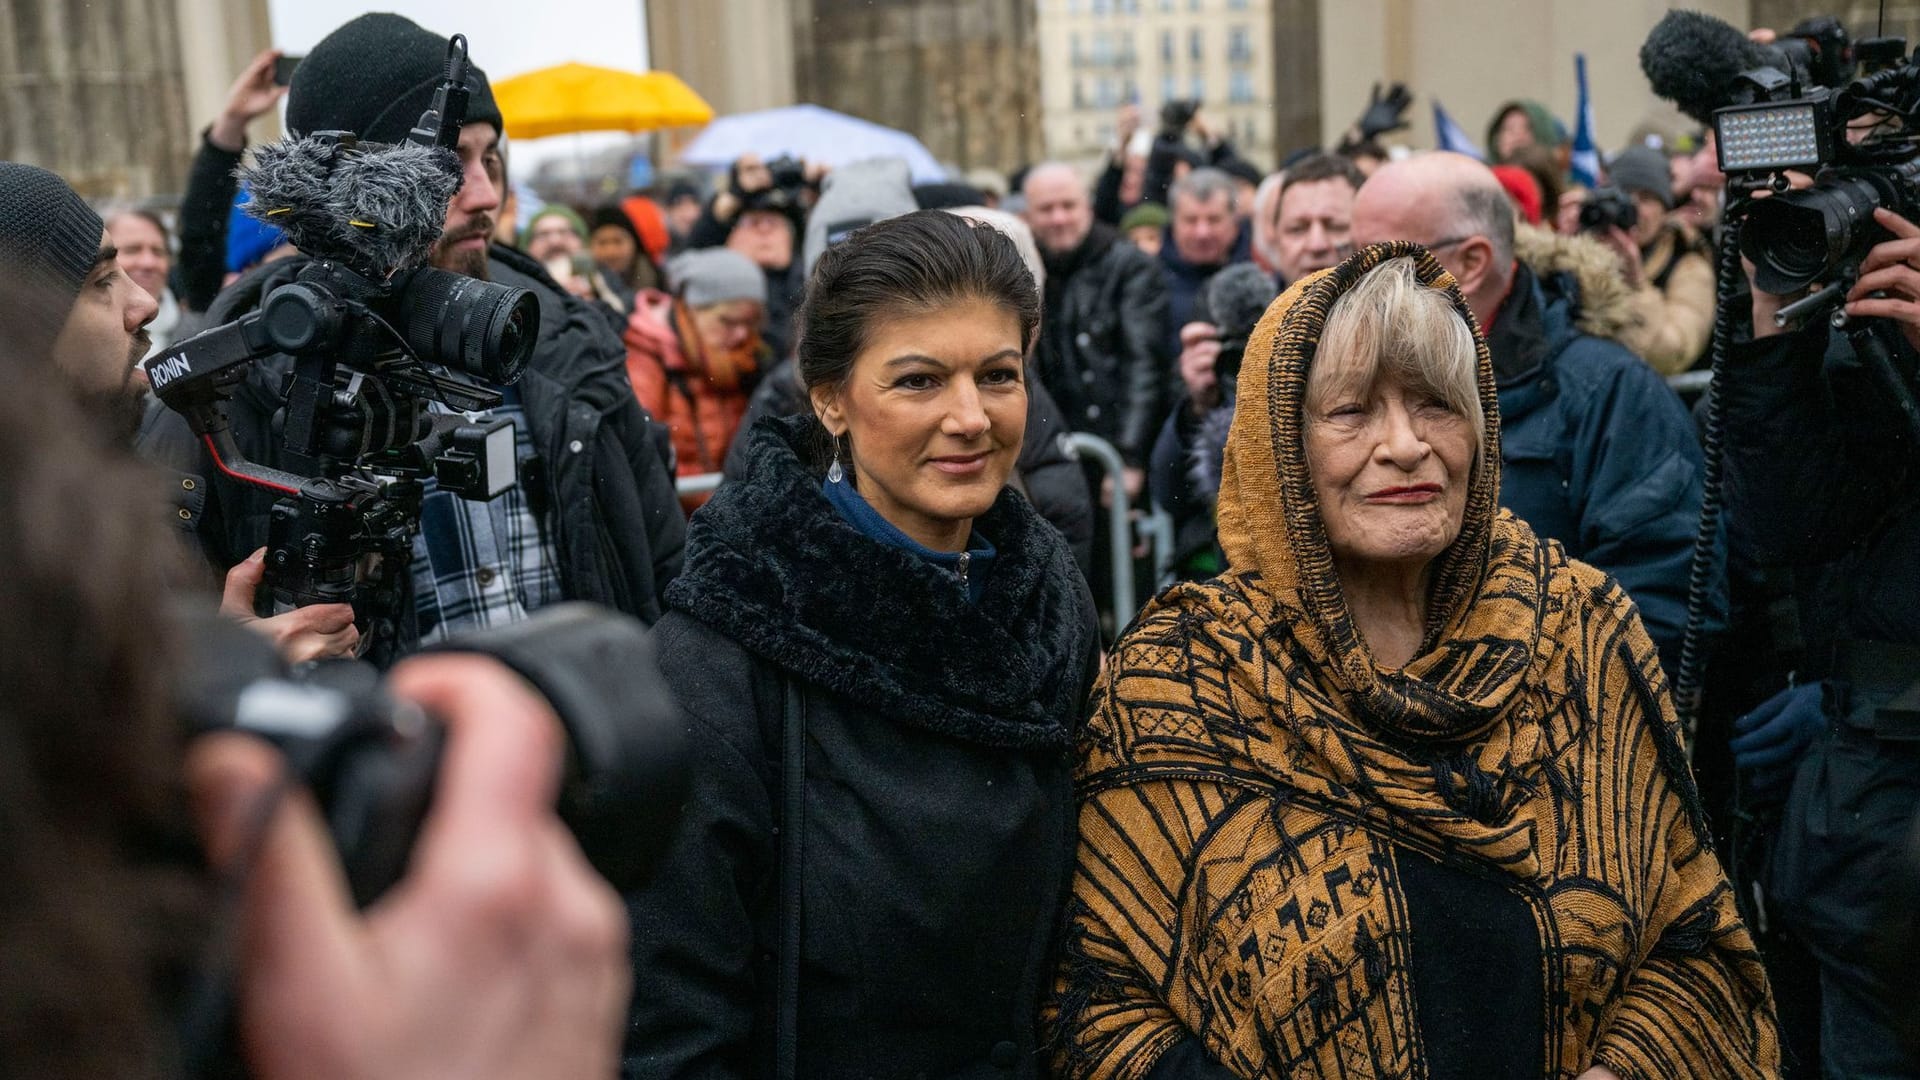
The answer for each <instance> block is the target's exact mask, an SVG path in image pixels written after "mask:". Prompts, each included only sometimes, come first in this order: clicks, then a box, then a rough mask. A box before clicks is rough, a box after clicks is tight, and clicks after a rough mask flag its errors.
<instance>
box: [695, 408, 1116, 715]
mask: <svg viewBox="0 0 1920 1080" xmlns="http://www.w3.org/2000/svg"><path fill="white" fill-rule="evenodd" d="M813 423H814V420H813V418H812V417H811V416H802V417H773V418H768V419H765V420H762V421H761V422H760V423H758V424H756V425H755V426H754V428H753V430H752V432H751V433H750V435H749V442H748V447H747V456H748V465H747V471H746V476H747V477H748V479H747V480H744V481H741V482H739V483H733V484H728V485H725V486H723V487H722V488H721V489H720V490H719V492H717V493H716V494H715V495H714V497H713V500H712V501H710V502H709V503H707V505H706V506H704V507H703V508H701V510H700V511H699V512H698V513H696V514H695V515H694V516H693V521H692V522H691V523H690V524H689V526H688V528H687V561H686V569H685V570H684V571H682V573H681V574H680V576H679V577H678V578H677V579H675V581H674V583H673V585H672V586H671V587H669V588H668V590H667V603H668V605H669V606H671V607H673V608H676V609H679V610H681V611H684V612H686V613H687V614H689V615H691V616H692V617H694V618H695V619H698V620H700V621H701V622H703V623H705V624H707V625H708V626H711V627H713V628H714V629H715V630H717V631H719V632H720V633H722V634H725V635H727V636H728V637H730V638H732V639H733V640H734V641H736V642H738V643H739V644H740V645H741V646H742V647H743V648H745V649H746V650H747V651H748V652H750V653H753V654H754V655H756V656H758V657H760V658H762V659H764V660H766V661H768V662H770V663H772V664H773V665H774V666H776V667H778V668H780V669H781V670H782V671H784V672H787V673H789V674H792V675H797V676H799V677H800V678H801V679H803V680H804V681H806V682H809V683H812V684H814V685H817V686H821V687H824V688H825V689H827V690H828V691H830V692H832V693H835V694H838V695H840V696H842V697H845V698H847V699H849V700H851V701H853V702H855V703H857V704H859V705H861V706H864V707H867V708H871V709H873V710H875V711H878V712H880V713H882V714H884V715H885V716H887V717H888V718H889V719H892V720H895V721H898V722H901V723H906V724H911V725H913V726H915V727H920V728H924V729H927V730H930V731H935V732H938V733H940V734H943V735H948V736H951V737H953V738H958V739H964V740H967V741H970V742H976V743H981V744H985V745H988V746H996V747H1003V748H1013V749H1035V748H1064V747H1066V746H1067V745H1069V743H1070V741H1071V733H1072V730H1073V729H1074V727H1075V726H1077V723H1078V721H1079V719H1080V716H1081V712H1082V709H1083V708H1084V705H1085V692H1086V686H1087V680H1088V678H1089V677H1090V675H1091V657H1092V649H1093V628H1092V623H1091V620H1090V618H1089V617H1088V609H1087V607H1086V606H1085V602H1084V600H1083V595H1084V588H1083V586H1082V585H1081V583H1080V580H1079V577H1078V572H1077V570H1076V569H1075V567H1074V563H1073V556H1072V554H1071V553H1070V552H1069V551H1068V550H1067V546H1066V543H1065V542H1064V541H1063V540H1062V539H1061V538H1060V536H1059V534H1058V533H1056V532H1055V531H1054V530H1053V527H1052V526H1050V525H1048V524H1047V523H1046V522H1045V521H1044V520H1042V519H1041V518H1040V516H1039V515H1038V514H1036V513H1035V512H1034V510H1033V508H1032V507H1030V506H1029V505H1027V502H1026V500H1025V499H1024V498H1022V497H1021V496H1020V495H1018V494H1016V493H1014V492H1013V491H1011V490H1009V491H1004V492H1002V493H1001V495H1000V499H999V501H998V502H996V503H995V504H994V506H993V509H992V510H990V511H988V512H987V514H985V515H984V516H983V517H981V518H980V520H979V522H978V524H977V528H978V529H979V531H980V533H981V534H982V535H984V536H986V537H987V538H988V539H990V540H992V541H993V543H994V545H995V547H997V548H998V549H999V557H998V559H997V560H996V562H995V565H994V571H993V576H992V577H991V578H990V579H989V582H988V585H987V591H986V595H985V596H984V597H983V598H982V599H981V601H980V604H979V605H978V607H975V606H974V605H972V604H969V603H968V602H967V597H966V591H965V587H964V586H962V585H961V584H960V582H959V580H958V579H957V578H955V577H953V576H952V575H950V574H946V573H943V572H941V571H940V570H939V569H937V568H935V567H933V566H932V565H930V564H928V563H927V562H925V561H923V560H921V559H918V558H916V557H914V556H913V555H911V554H908V553H907V552H905V551H901V550H900V549H898V548H894V547H891V546H888V545H886V544H882V543H880V542H879V541H876V540H871V539H869V538H867V537H866V536H864V535H862V534H861V533H860V532H859V531H857V530H856V529H854V528H853V527H852V526H851V525H848V524H847V523H846V522H845V521H844V520H842V519H841V517H840V515H839V514H838V513H836V512H835V511H834V510H833V508H832V507H831V506H830V505H829V504H828V503H827V500H826V497H825V496H824V495H822V494H821V492H820V477H819V476H817V475H815V473H814V472H813V470H811V469H809V468H807V467H806V466H805V465H804V464H803V463H802V449H801V448H802V446H803V444H804V440H805V439H806V437H807V433H808V431H809V428H810V426H811V425H812V424H813Z"/></svg>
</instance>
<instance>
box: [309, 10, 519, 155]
mask: <svg viewBox="0 0 1920 1080" xmlns="http://www.w3.org/2000/svg"><path fill="white" fill-rule="evenodd" d="M446 70H447V39H446V38H443V37H441V36H440V35H438V34H436V33H433V32H432V31H430V30H427V29H424V28H422V27H421V26H420V25H419V24H418V23H416V22H414V21H413V20H411V19H406V18H402V17H401V16H399V15H391V14H387V13H384V12H376V13H374V14H370V15H362V16H360V17H359V18H357V19H354V20H353V21H352V22H349V23H347V24H346V25H344V26H342V27H340V28H339V29H338V30H335V31H334V32H333V33H331V34H328V35H327V36H326V37H324V38H322V39H321V40H320V44H318V45H315V46H314V47H313V51H311V52H309V53H307V56H306V59H304V60H302V61H300V66H299V67H297V68H295V69H294V72H293V85H292V86H291V87H290V88H289V89H288V91H287V128H288V130H290V131H292V132H293V133H295V134H297V135H310V134H312V133H313V132H316V131H351V132H353V133H354V134H355V135H358V136H360V138H362V139H366V140H370V141H373V142H383V143H397V142H401V141H403V140H405V139H406V137H407V133H408V132H410V131H412V130H413V125H414V124H416V123H419V121H420V114H421V113H423V112H426V111H427V106H428V105H431V104H432V103H433V90H434V87H436V86H438V85H439V84H440V80H441V78H442V77H443V76H444V75H445V74H446ZM467 90H468V98H467V119H466V122H467V123H469V124H492V125H493V126H494V127H495V128H496V129H499V128H504V126H505V125H504V124H502V123H501V120H500V107H499V106H498V105H496V104H494V101H493V88H492V87H491V86H489V85H488V83H487V76H486V73H485V72H483V71H481V70H480V68H479V67H478V66H475V65H471V64H470V65H469V66H468V68H467Z"/></svg>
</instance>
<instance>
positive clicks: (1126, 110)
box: [1113, 103, 1140, 161]
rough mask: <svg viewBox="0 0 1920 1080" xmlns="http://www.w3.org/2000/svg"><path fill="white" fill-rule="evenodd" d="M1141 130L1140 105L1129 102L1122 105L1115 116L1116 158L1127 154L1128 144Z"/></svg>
mask: <svg viewBox="0 0 1920 1080" xmlns="http://www.w3.org/2000/svg"><path fill="white" fill-rule="evenodd" d="M1139 130H1140V106H1138V105H1135V104H1132V103H1128V104H1126V105H1122V106H1120V111H1119V112H1118V113H1116V114H1114V118H1113V140H1114V143H1113V145H1114V160H1116V161H1118V160H1120V159H1122V158H1124V157H1126V156H1127V146H1128V145H1129V144H1131V143H1132V142H1133V136H1134V134H1135V133H1136V132H1138V131H1139Z"/></svg>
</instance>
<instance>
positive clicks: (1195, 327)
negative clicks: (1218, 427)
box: [1180, 322, 1220, 413]
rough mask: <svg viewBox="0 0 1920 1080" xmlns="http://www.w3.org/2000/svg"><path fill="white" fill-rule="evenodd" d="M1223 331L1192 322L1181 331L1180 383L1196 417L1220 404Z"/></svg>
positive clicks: (1213, 326)
mask: <svg viewBox="0 0 1920 1080" xmlns="http://www.w3.org/2000/svg"><path fill="white" fill-rule="evenodd" d="M1219 363H1220V328H1219V327H1217V326H1215V325H1213V324H1212V323H1203V322H1190V323H1188V324H1187V325H1185V326H1183V327H1181V328H1180V381H1181V382H1183V383H1185V384H1186V386H1187V400H1188V401H1190V402H1192V403H1193V408H1194V411H1195V412H1196V413H1199V412H1205V411H1206V410H1208V409H1211V408H1213V407H1214V406H1215V405H1218V404H1220V375H1219V373H1218V372H1217V371H1216V370H1215V368H1216V367H1218V365H1219Z"/></svg>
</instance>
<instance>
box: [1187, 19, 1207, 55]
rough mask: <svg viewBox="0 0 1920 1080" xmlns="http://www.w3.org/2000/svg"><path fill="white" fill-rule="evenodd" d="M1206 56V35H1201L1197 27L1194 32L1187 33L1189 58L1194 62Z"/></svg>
mask: <svg viewBox="0 0 1920 1080" xmlns="http://www.w3.org/2000/svg"><path fill="white" fill-rule="evenodd" d="M1205 55H1206V44H1205V35H1203V34H1201V32H1200V28H1199V27H1197V26H1196V27H1194V28H1193V29H1192V30H1189V31H1187V57H1188V58H1189V59H1192V60H1199V59H1201V58H1202V57H1203V56H1205Z"/></svg>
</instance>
